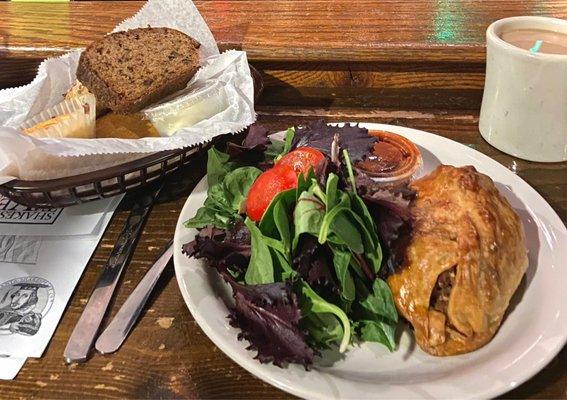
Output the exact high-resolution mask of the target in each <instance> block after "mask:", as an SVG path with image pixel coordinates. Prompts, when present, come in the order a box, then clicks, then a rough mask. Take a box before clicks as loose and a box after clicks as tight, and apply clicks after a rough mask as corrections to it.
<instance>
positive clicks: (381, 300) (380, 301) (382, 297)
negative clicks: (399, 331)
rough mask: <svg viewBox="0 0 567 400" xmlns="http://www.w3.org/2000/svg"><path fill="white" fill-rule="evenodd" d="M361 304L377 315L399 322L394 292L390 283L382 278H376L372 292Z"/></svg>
mask: <svg viewBox="0 0 567 400" xmlns="http://www.w3.org/2000/svg"><path fill="white" fill-rule="evenodd" d="M360 305H361V306H362V307H364V308H365V309H366V310H368V311H370V312H372V313H373V314H375V315H377V316H380V317H383V318H386V319H387V320H389V321H392V322H394V323H396V322H398V313H397V311H396V306H395V305H394V299H393V297H392V292H391V291H390V288H389V286H388V284H387V283H386V282H384V281H383V280H382V279H380V278H376V280H375V281H374V283H373V285H372V292H369V293H368V295H367V296H366V298H363V299H362V300H361V301H360Z"/></svg>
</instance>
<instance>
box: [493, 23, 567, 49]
mask: <svg viewBox="0 0 567 400" xmlns="http://www.w3.org/2000/svg"><path fill="white" fill-rule="evenodd" d="M501 38H502V40H504V41H505V42H508V43H510V44H512V45H514V46H516V47H519V48H521V49H524V50H530V49H531V48H532V47H533V46H534V45H535V43H536V42H537V41H538V40H541V41H542V42H543V43H542V45H541V47H540V48H539V50H538V51H537V52H538V53H547V54H566V55H567V34H565V33H561V32H553V31H547V30H543V29H517V30H511V31H507V32H502V35H501Z"/></svg>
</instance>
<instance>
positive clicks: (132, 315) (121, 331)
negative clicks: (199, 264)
mask: <svg viewBox="0 0 567 400" xmlns="http://www.w3.org/2000/svg"><path fill="white" fill-rule="evenodd" d="M172 256H173V239H172V240H170V241H169V243H168V244H167V245H166V246H165V249H164V250H163V251H162V253H161V255H160V256H159V257H158V259H157V260H156V262H155V263H154V265H153V266H152V268H150V269H149V270H148V272H147V273H146V275H145V276H144V278H143V279H142V280H141V281H140V283H139V284H138V286H136V289H134V291H133V292H132V294H131V295H130V296H129V297H128V299H126V301H125V302H124V304H123V305H122V307H121V308H120V310H119V311H118V313H116V315H115V316H114V319H113V320H112V321H111V322H110V324H108V326H107V327H106V329H105V330H104V332H102V333H101V334H100V336H99V337H98V339H97V341H96V344H95V348H96V349H97V350H98V351H99V352H100V353H102V354H108V353H114V352H115V351H116V350H118V349H119V348H120V346H121V345H122V343H123V342H124V340H125V339H126V337H128V334H129V333H130V331H131V330H132V327H133V326H134V324H135V323H136V321H137V320H138V317H139V316H140V314H141V312H142V310H143V309H144V305H145V304H146V302H147V301H148V299H149V297H150V295H151V293H152V291H153V288H154V286H155V285H156V283H157V281H158V280H159V278H160V276H161V274H162V272H163V270H164V269H165V267H166V266H167V265H168V264H169V261H170V260H171V257H172Z"/></svg>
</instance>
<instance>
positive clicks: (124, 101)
mask: <svg viewBox="0 0 567 400" xmlns="http://www.w3.org/2000/svg"><path fill="white" fill-rule="evenodd" d="M148 30H151V31H152V32H153V33H157V34H164V35H165V34H169V35H177V36H179V39H180V41H182V40H184V41H185V44H186V45H187V46H188V47H189V49H188V50H189V52H190V53H192V54H191V63H190V64H189V65H188V67H187V68H186V69H185V70H176V73H177V75H168V76H164V77H163V79H162V81H161V84H159V85H154V86H153V87H151V89H148V90H146V91H144V92H143V93H142V94H140V95H138V96H134V97H130V96H128V93H121V92H119V91H118V90H116V88H113V87H111V85H110V84H109V80H110V79H109V77H108V74H111V73H119V71H120V65H111V66H110V68H103V67H102V66H101V65H95V64H96V63H97V61H98V59H99V58H100V57H97V54H96V51H95V47H97V46H99V47H100V45H101V44H102V45H108V46H111V47H112V48H113V50H117V51H121V50H120V49H122V46H119V48H117V47H116V45H115V42H114V41H116V40H119V39H117V37H120V39H122V40H128V37H132V36H136V35H140V36H142V37H143V35H144V34H145V33H147V32H148ZM117 35H120V36H117ZM181 44H182V43H180V45H181ZM199 47H200V44H199V43H198V42H197V41H196V40H194V39H193V38H191V37H189V36H187V35H185V34H183V33H182V32H179V31H176V30H174V29H170V28H137V29H132V30H129V31H126V32H116V33H113V34H110V35H108V36H106V37H105V38H103V39H102V40H101V41H100V42H94V43H92V44H91V45H89V46H88V47H87V48H86V49H85V51H84V52H83V53H82V54H81V57H80V59H79V65H78V67H77V79H78V80H79V81H80V82H81V83H82V84H83V85H85V86H86V87H87V88H88V89H89V91H90V92H92V93H93V94H95V96H96V98H97V104H100V105H101V107H104V108H109V109H111V110H113V111H115V112H117V113H122V114H127V113H135V112H138V111H140V110H141V109H143V108H144V107H146V106H148V105H150V104H152V103H155V102H156V101H159V100H161V99H162V98H164V97H166V96H168V95H170V94H172V93H174V92H176V91H178V90H181V89H183V88H184V87H185V86H186V84H187V82H188V81H189V80H190V79H191V78H192V77H193V75H194V74H195V73H196V72H197V70H198V69H199V55H198V48H199ZM128 51H140V49H134V50H132V49H128ZM164 51H165V49H164ZM124 53H125V54H126V55H129V54H130V53H128V52H127V51H124ZM150 57H151V55H150ZM132 68H134V70H135V69H136V68H137V66H136V65H134V66H132ZM164 74H165V72H164ZM139 75H140V78H141V75H142V74H141V73H140V74H139ZM124 92H127V88H124Z"/></svg>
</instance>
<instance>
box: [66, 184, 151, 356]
mask: <svg viewBox="0 0 567 400" xmlns="http://www.w3.org/2000/svg"><path fill="white" fill-rule="evenodd" d="M161 187H162V186H161V185H160V186H157V187H154V188H152V190H150V191H146V192H145V193H143V194H141V195H139V198H138V199H136V201H135V203H134V205H133V207H132V210H131V211H130V214H129V215H128V219H127V220H126V223H125V225H124V228H123V229H122V232H121V233H120V236H119V237H118V241H117V242H116V244H115V245H114V248H113V249H112V252H111V253H110V257H109V258H108V261H107V262H106V265H105V266H104V269H103V271H102V274H101V275H100V277H99V280H98V282H97V284H96V287H95V289H94V291H93V293H92V294H91V297H90V298H89V301H88V302H87V305H86V306H85V309H84V310H83V313H82V314H81V317H80V318H79V321H78V322H77V324H76V325H75V328H74V329H73V332H72V333H71V337H70V338H69V341H68V342H67V346H66V347H65V351H64V353H63V355H64V357H65V361H66V362H67V363H72V362H84V361H86V360H87V357H88V355H89V352H90V349H91V348H92V345H93V342H94V340H95V337H96V334H97V333H98V330H99V328H100V324H101V322H102V320H103V318H104V315H105V314H106V311H107V309H108V305H109V304H110V301H111V299H112V295H113V293H114V290H115V289H116V286H117V284H118V281H119V280H120V276H121V275H122V272H123V270H124V267H125V266H126V265H127V264H128V261H129V260H130V256H131V255H132V253H133V252H134V249H135V248H136V243H137V241H138V238H139V237H140V234H141V233H142V228H143V227H144V224H145V222H146V220H147V218H148V215H149V214H150V210H151V208H152V206H153V204H154V202H155V200H156V198H157V196H158V194H159V192H160V190H161ZM123 201H124V200H123Z"/></svg>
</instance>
